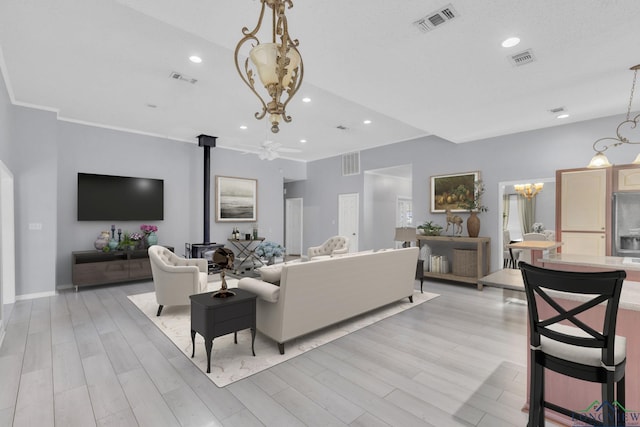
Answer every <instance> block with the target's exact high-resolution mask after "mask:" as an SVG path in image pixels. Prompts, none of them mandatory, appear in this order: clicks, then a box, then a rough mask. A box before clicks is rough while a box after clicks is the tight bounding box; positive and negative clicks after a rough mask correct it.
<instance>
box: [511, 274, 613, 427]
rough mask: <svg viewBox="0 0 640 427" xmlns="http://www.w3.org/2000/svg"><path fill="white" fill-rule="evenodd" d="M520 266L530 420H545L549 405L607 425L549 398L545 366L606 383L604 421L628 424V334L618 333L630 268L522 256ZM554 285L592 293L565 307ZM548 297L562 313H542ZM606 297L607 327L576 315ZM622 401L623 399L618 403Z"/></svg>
mask: <svg viewBox="0 0 640 427" xmlns="http://www.w3.org/2000/svg"><path fill="white" fill-rule="evenodd" d="M519 267H520V270H521V271H522V278H523V281H524V287H525V291H526V293H527V306H528V308H529V328H530V331H529V332H530V351H531V362H530V364H531V366H530V376H531V377H530V391H529V392H530V396H529V423H528V426H529V427H538V426H544V410H545V408H548V409H550V410H552V411H555V412H558V413H561V414H564V415H566V416H569V417H573V418H574V419H579V420H580V421H582V422H584V423H587V424H590V425H603V422H600V421H597V420H594V419H591V418H590V417H587V416H584V415H582V414H578V413H576V412H575V411H570V410H569V409H567V408H563V407H561V406H558V405H556V404H554V403H551V402H547V401H545V398H544V369H551V370H552V371H555V372H558V373H560V374H563V375H567V376H569V377H573V378H577V379H580V380H583V381H590V382H597V383H601V384H602V400H601V402H602V403H603V405H602V420H603V421H604V425H611V426H613V425H618V426H622V425H624V411H622V410H620V407H624V405H625V388H624V387H625V380H624V371H625V363H626V339H625V338H624V337H620V336H616V335H615V332H616V318H617V315H618V303H619V301H620V292H621V291H622V283H623V281H624V279H625V277H626V273H625V272H624V271H608V272H598V273H583V272H572V271H555V270H548V269H544V268H539V267H535V266H532V265H530V264H527V263H525V262H520V263H519ZM548 290H553V291H562V292H567V293H573V294H583V295H588V296H589V297H590V299H589V301H587V302H584V303H582V304H580V305H578V306H577V307H575V308H572V309H569V310H565V309H564V308H563V307H562V306H561V305H560V304H559V303H558V302H557V301H556V300H555V299H554V298H555V297H552V296H551V295H549V293H548ZM558 298H562V297H558ZM565 298H566V296H565ZM544 303H546V304H548V306H550V307H552V308H553V309H554V310H555V311H556V312H557V314H555V315H553V316H551V317H548V318H547V319H540V317H539V314H538V306H539V304H540V305H541V304H544ZM602 303H606V308H605V313H604V316H602V317H603V318H602V325H601V326H602V327H601V328H600V327H595V326H594V325H587V324H585V323H583V322H582V321H580V320H579V319H578V318H577V317H576V316H578V315H580V314H581V313H586V312H588V311H589V310H593V309H594V307H597V306H598V305H600V304H602ZM562 321H564V322H563V323H569V322H570V323H571V325H572V326H567V325H566V324H560V322H562ZM614 389H615V393H614ZM616 401H617V403H618V405H616V404H615V403H614V402H616ZM616 420H617V424H616Z"/></svg>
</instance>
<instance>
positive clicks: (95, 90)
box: [0, 0, 640, 160]
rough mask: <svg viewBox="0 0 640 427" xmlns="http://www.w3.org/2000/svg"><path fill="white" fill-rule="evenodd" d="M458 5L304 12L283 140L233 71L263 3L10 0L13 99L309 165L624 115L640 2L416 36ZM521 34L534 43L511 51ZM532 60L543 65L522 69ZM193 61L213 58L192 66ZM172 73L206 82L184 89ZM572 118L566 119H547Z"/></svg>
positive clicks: (574, 1) (528, 9) (568, 5)
mask: <svg viewBox="0 0 640 427" xmlns="http://www.w3.org/2000/svg"><path fill="white" fill-rule="evenodd" d="M447 4H448V3H447V1H442V2H440V1H431V0H428V1H425V0H402V1H388V0H387V1H382V0H349V1H338V0H324V1H317V0H316V1H308V0H307V1H305V0H294V7H293V9H291V10H289V11H288V12H287V16H288V17H289V28H290V33H291V34H292V36H294V37H296V38H298V39H299V40H300V51H301V53H302V57H303V60H304V62H305V80H304V82H303V87H302V88H301V90H300V92H299V94H298V95H297V96H296V97H295V98H294V99H293V100H292V101H291V103H290V104H289V107H288V112H289V113H290V114H291V115H292V117H293V122H292V123H290V124H282V125H281V131H280V133H279V134H278V135H275V136H274V135H272V134H271V133H270V132H269V131H268V126H267V123H266V122H265V121H264V120H262V121H257V120H256V119H254V117H253V115H254V113H255V112H256V111H258V109H259V104H258V100H257V99H256V98H255V97H254V95H253V94H251V93H250V91H249V89H248V88H246V87H245V86H244V84H243V83H242V81H241V80H240V77H239V76H238V75H237V73H236V70H235V65H234V62H233V52H234V49H235V45H236V43H237V42H238V40H239V39H240V38H241V36H242V34H241V28H242V27H244V26H247V27H253V26H254V25H255V23H256V21H257V15H258V11H259V7H260V2H259V1H257V0H233V1H220V0H181V1H179V2H177V1H171V0H119V1H114V0H3V1H2V2H0V47H1V48H2V54H3V64H1V65H2V68H3V72H4V75H5V79H6V80H7V84H8V87H9V90H10V92H11V96H12V99H13V101H14V102H15V103H17V104H19V105H29V106H37V107H41V108H46V109H52V110H54V111H57V112H58V115H59V117H60V118H61V119H64V120H70V121H76V122H82V123H90V124H97V125H101V126H107V127H112V128H118V129H126V130H133V131H136V132H141V133H146V134H153V135H160V136H165V137H168V138H173V139H178V140H185V141H192V142H195V141H196V139H195V137H196V136H197V135H198V134H201V133H205V134H209V135H215V136H218V137H219V140H218V142H219V145H220V146H224V147H228V148H235V149H240V150H247V151H253V152H257V151H258V149H259V147H260V145H261V144H262V143H263V142H264V141H265V140H267V139H269V140H274V141H276V142H279V143H280V144H282V146H284V147H287V148H295V149H300V150H301V151H300V152H299V153H297V152H296V153H291V152H287V153H282V154H283V157H287V158H292V159H299V160H314V159H319V158H324V157H328V156H332V155H336V154H341V153H345V152H350V151H355V150H361V149H365V148H367V147H374V146H379V145H384V144H389V143H394V142H398V141H403V140H407V139H412V138H416V137H419V136H422V135H428V134H435V135H437V136H440V137H442V138H445V139H447V140H449V141H451V142H454V143H461V142H468V141H474V140H478V139H483V138H488V137H492V136H497V135H504V134H510V133H515V132H521V131H526V130H531V129H536V128H544V127H549V126H555V125H559V124H564V123H568V122H572V121H582V120H587V119H592V118H596V117H602V116H608V115H612V114H619V113H623V112H625V111H626V108H627V103H628V98H629V90H630V87H631V80H632V72H631V71H629V67H631V66H633V65H635V64H637V63H640V55H638V54H637V52H638V49H637V42H638V40H640V25H638V24H637V23H638V22H640V1H638V0H615V1H613V0H606V1H603V0H562V1H558V0H537V1H530V0H483V1H477V0H453V1H451V5H452V6H453V8H454V9H455V11H456V12H457V13H458V15H459V16H458V17H457V18H456V19H454V20H452V21H450V22H447V23H446V24H444V25H442V26H440V27H438V28H436V29H434V30H433V31H430V32H427V33H421V32H420V31H418V29H417V28H415V27H414V26H413V25H412V23H413V22H414V21H416V20H418V19H419V18H421V17H423V16H425V15H427V14H429V13H430V12H433V11H435V10H438V9H439V8H441V7H443V6H446V5H447ZM514 35H515V36H518V37H520V38H521V40H522V42H521V43H520V45H518V46H516V47H513V48H509V49H505V48H503V47H501V45H500V43H501V42H502V40H504V39H505V38H507V37H509V36H514ZM525 49H532V51H533V53H534V55H535V59H536V60H535V62H533V63H531V64H528V65H524V66H520V67H516V66H514V65H512V64H511V63H510V62H509V61H508V59H507V58H508V56H509V55H512V54H515V53H518V52H520V51H523V50H525ZM193 54H197V55H199V56H201V57H202V58H203V62H202V63H201V64H193V63H191V62H190V61H189V60H188V57H189V56H190V55H193ZM173 71H176V72H179V73H182V74H184V75H186V76H188V77H192V78H195V79H197V80H198V82H197V83H196V84H194V85H191V84H189V83H186V82H182V81H176V80H172V79H170V78H169V74H170V73H171V72H173ZM304 96H308V97H310V98H311V99H312V102H310V103H308V104H305V103H302V102H301V99H302V98H303V97H304ZM634 104H635V103H634ZM149 105H155V106H156V108H151V107H149ZM560 106H562V107H565V108H566V109H567V111H568V113H569V114H570V115H571V116H570V117H569V118H568V119H564V120H558V119H556V118H555V115H554V114H552V113H550V112H549V110H550V109H552V108H555V107H560ZM634 110H637V107H636V106H635V105H634ZM364 119H369V120H372V123H371V124H370V125H365V124H363V120H364ZM240 125H246V126H248V129H246V130H241V129H240ZM338 125H342V126H344V127H346V128H347V129H346V130H339V129H337V128H336V127H337V126H338ZM594 136H595V135H594ZM300 139H306V140H307V142H306V143H305V144H302V143H300Z"/></svg>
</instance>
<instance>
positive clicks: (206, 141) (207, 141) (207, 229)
mask: <svg viewBox="0 0 640 427" xmlns="http://www.w3.org/2000/svg"><path fill="white" fill-rule="evenodd" d="M216 139H218V137H217V136H209V135H198V146H199V147H204V234H203V239H202V242H203V243H204V244H209V243H210V239H211V147H215V146H216Z"/></svg>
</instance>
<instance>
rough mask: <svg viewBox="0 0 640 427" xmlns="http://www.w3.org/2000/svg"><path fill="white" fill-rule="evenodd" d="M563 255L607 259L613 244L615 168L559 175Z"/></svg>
mask: <svg viewBox="0 0 640 427" xmlns="http://www.w3.org/2000/svg"><path fill="white" fill-rule="evenodd" d="M556 174H557V176H556V182H557V183H559V184H560V189H559V190H560V196H559V200H558V201H559V203H558V206H557V208H558V210H559V211H558V213H557V215H556V218H557V222H558V223H559V226H558V229H559V230H560V235H559V236H558V239H559V240H560V241H561V242H562V243H563V245H562V248H561V249H560V250H561V252H563V253H567V254H576V255H595V256H605V255H608V254H609V253H610V251H609V250H608V248H609V245H608V244H607V242H609V241H610V238H609V236H610V233H611V230H610V227H609V224H610V221H611V201H610V200H611V188H612V185H611V182H612V179H611V178H612V173H611V168H607V169H572V170H563V171H557V173H556Z"/></svg>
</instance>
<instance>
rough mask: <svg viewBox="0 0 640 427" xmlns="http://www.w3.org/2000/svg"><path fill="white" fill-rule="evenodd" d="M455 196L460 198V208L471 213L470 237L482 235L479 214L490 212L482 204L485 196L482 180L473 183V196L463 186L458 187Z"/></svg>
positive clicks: (468, 220) (468, 224)
mask: <svg viewBox="0 0 640 427" xmlns="http://www.w3.org/2000/svg"><path fill="white" fill-rule="evenodd" d="M454 194H456V195H457V196H458V207H459V208H460V209H464V210H467V211H469V212H470V213H471V215H470V216H469V219H467V232H468V233H469V237H478V234H480V218H478V212H486V211H488V210H489V208H487V207H486V206H485V205H483V204H482V195H483V194H484V184H483V183H482V181H481V180H478V181H475V182H474V183H473V194H471V191H470V190H469V189H468V188H465V187H464V186H463V185H460V186H458V188H456V189H455V190H454Z"/></svg>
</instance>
